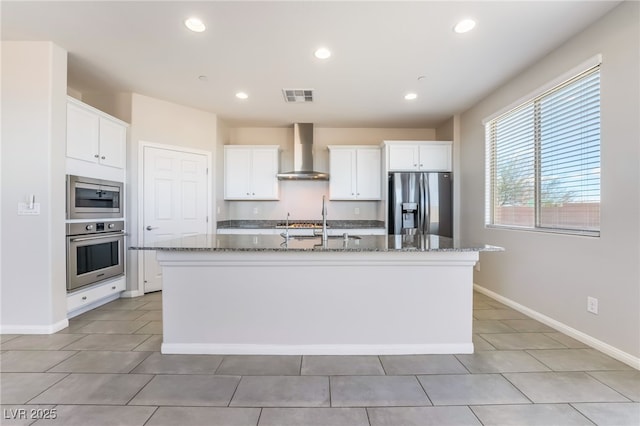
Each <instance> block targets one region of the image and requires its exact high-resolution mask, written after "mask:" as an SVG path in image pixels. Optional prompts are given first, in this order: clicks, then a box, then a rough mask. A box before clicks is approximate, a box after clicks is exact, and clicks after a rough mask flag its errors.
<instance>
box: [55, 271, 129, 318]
mask: <svg viewBox="0 0 640 426" xmlns="http://www.w3.org/2000/svg"><path fill="white" fill-rule="evenodd" d="M125 288H126V280H125V277H118V278H116V279H113V280H108V281H105V282H104V283H99V284H96V285H94V286H91V287H89V288H87V289H81V290H78V291H76V292H73V293H70V294H68V295H67V312H68V313H69V318H72V317H74V316H76V315H79V314H81V313H83V312H86V311H88V310H90V309H93V308H96V307H98V306H100V305H103V304H105V303H107V302H109V301H111V300H113V299H117V298H119V297H120V293H121V292H123V291H124V290H125Z"/></svg>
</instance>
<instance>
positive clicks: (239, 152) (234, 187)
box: [224, 148, 251, 200]
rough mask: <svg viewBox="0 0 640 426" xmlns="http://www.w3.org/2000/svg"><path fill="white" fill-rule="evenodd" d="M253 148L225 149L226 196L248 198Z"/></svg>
mask: <svg viewBox="0 0 640 426" xmlns="http://www.w3.org/2000/svg"><path fill="white" fill-rule="evenodd" d="M250 170H251V150H250V149H246V148H241V149H237V148H231V149H229V148H225V150H224V198H225V199H231V200H246V199H248V198H250V197H251V190H250V182H249V178H250Z"/></svg>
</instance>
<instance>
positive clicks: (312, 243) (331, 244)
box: [131, 234, 504, 252]
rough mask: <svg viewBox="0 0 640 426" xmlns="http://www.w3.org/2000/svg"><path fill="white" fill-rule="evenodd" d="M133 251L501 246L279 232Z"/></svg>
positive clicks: (201, 238) (207, 237) (193, 239)
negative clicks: (307, 235) (327, 236)
mask: <svg viewBox="0 0 640 426" xmlns="http://www.w3.org/2000/svg"><path fill="white" fill-rule="evenodd" d="M131 249H132V250H160V251H210V252H294V251H302V252H314V251H323V252H326V251H329V252H398V251H404V252H420V251H422V252H478V251H503V250H504V249H503V248H502V247H497V246H492V245H488V244H475V243H465V242H461V241H457V240H454V239H451V238H447V237H441V236H439V235H362V236H348V238H344V237H343V236H339V237H330V238H328V239H327V241H326V242H323V241H322V239H321V237H319V236H318V237H290V238H289V239H288V240H285V239H284V238H283V237H282V236H280V235H253V234H244V235H220V234H200V235H193V236H188V237H183V238H179V239H173V240H165V241H158V242H156V243H153V244H149V245H145V246H136V247H131Z"/></svg>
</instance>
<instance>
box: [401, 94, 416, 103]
mask: <svg viewBox="0 0 640 426" xmlns="http://www.w3.org/2000/svg"><path fill="white" fill-rule="evenodd" d="M404 98H405V99H406V100H408V101H412V100H414V99H417V98H418V95H417V94H415V93H407V94H406V95H404Z"/></svg>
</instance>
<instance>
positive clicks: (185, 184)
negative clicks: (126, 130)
mask: <svg viewBox="0 0 640 426" xmlns="http://www.w3.org/2000/svg"><path fill="white" fill-rule="evenodd" d="M143 156H144V159H143V167H144V175H143V191H144V193H143V203H144V205H143V216H144V221H143V223H142V226H143V228H144V229H143V232H144V234H143V235H144V237H143V239H144V241H143V242H144V245H148V244H152V243H155V242H156V241H160V240H169V239H174V238H180V237H184V236H188V235H195V234H206V233H207V212H208V206H209V196H208V194H209V191H208V179H207V162H208V159H207V156H206V155H203V154H196V153H191V152H183V151H176V150H172V149H161V148H157V147H149V146H145V147H144V150H143ZM143 256H144V292H145V293H148V292H151V291H158V290H162V270H161V268H160V267H159V265H158V262H157V261H156V253H155V252H154V251H144V254H143Z"/></svg>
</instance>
